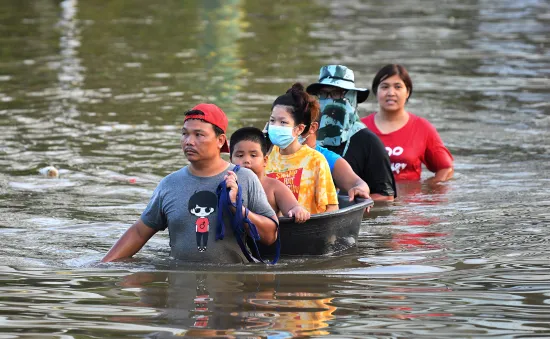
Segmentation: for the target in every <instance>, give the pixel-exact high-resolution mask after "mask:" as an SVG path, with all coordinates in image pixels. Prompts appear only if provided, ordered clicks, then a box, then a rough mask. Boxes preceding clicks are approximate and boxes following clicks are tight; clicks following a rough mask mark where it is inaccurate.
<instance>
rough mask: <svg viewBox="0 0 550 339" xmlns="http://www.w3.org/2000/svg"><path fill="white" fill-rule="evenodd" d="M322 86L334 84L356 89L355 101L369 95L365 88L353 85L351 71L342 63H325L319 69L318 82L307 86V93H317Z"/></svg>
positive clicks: (360, 101)
mask: <svg viewBox="0 0 550 339" xmlns="http://www.w3.org/2000/svg"><path fill="white" fill-rule="evenodd" d="M323 86H335V87H340V88H343V89H346V90H351V91H357V103H358V104H359V103H362V102H363V101H365V100H367V98H368V97H369V90H368V89H367V88H359V87H355V76H354V75H353V71H352V70H351V69H349V68H347V67H346V66H342V65H326V66H323V67H321V70H320V71H319V82H316V83H314V84H311V85H309V86H307V89H306V91H307V92H308V93H309V94H313V95H317V94H318V93H319V90H320V89H321V87H323Z"/></svg>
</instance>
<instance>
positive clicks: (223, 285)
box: [113, 272, 336, 337]
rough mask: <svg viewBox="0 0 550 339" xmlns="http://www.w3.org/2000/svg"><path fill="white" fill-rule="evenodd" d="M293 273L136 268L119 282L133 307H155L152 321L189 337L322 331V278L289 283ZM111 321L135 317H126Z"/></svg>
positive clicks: (328, 306) (325, 295) (328, 310)
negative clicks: (132, 295)
mask: <svg viewBox="0 0 550 339" xmlns="http://www.w3.org/2000/svg"><path fill="white" fill-rule="evenodd" d="M295 279H296V278H295V277H293V276H288V275H276V274H221V275H220V274H215V273H207V272H203V273H187V272H168V273H159V272H152V273H151V272H139V273H134V274H131V275H128V276H126V277H124V278H123V280H122V282H121V286H122V287H123V288H125V289H128V290H132V291H136V292H135V293H136V295H137V296H139V298H140V299H139V301H138V302H136V303H134V305H135V306H139V307H150V308H154V309H158V310H160V311H161V314H159V315H158V316H157V317H156V318H157V320H156V322H157V321H161V320H162V321H167V320H169V322H170V323H171V324H173V325H175V326H177V327H181V328H182V329H185V335H186V336H189V337H211V336H212V337H216V336H229V337H238V336H239V335H245V334H247V333H248V334H249V335H252V332H247V331H254V333H257V334H258V333H263V335H277V336H282V337H295V336H303V335H326V334H328V333H329V332H327V331H326V330H324V329H325V328H327V327H329V324H330V320H332V319H334V316H333V313H334V312H335V311H336V307H335V306H333V305H332V303H331V302H332V300H333V298H332V297H329V295H330V293H329V291H330V290H329V288H328V284H327V283H326V282H324V281H323V280H324V279H318V278H316V277H312V281H311V284H310V285H309V286H304V285H302V284H299V285H298V286H300V289H299V290H297V289H296V288H294V287H290V286H295V287H296V285H293V284H292V281H294V280H295ZM113 320H116V321H127V322H137V321H139V319H136V318H132V317H116V319H113Z"/></svg>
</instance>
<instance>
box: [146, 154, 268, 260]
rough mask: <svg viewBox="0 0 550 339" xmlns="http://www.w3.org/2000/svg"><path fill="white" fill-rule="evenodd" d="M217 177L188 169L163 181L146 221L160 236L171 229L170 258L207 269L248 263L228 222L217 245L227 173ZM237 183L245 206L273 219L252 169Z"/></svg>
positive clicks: (240, 172)
mask: <svg viewBox="0 0 550 339" xmlns="http://www.w3.org/2000/svg"><path fill="white" fill-rule="evenodd" d="M234 168H235V166H234V165H229V166H228V168H227V169H225V170H224V171H223V172H221V173H220V174H218V175H215V176H212V177H198V176H195V175H193V174H191V173H190V172H189V170H188V168H187V166H186V167H184V168H182V169H180V170H179V171H177V172H174V173H171V174H169V175H168V176H166V177H164V178H163V179H162V180H161V181H160V183H159V185H158V186H157V188H156V189H155V191H154V193H153V196H152V197H151V200H150V201H149V204H148V205H147V208H145V211H143V213H142V214H141V220H142V221H143V222H144V223H145V224H146V225H147V226H149V227H151V228H153V229H155V230H159V231H161V230H165V229H166V228H168V232H169V234H170V247H171V256H172V257H174V258H176V259H181V260H185V261H194V262H205V263H238V262H247V260H246V258H245V257H244V255H243V254H242V251H241V249H240V247H239V245H238V243H237V240H236V239H235V236H234V234H233V229H232V228H231V223H230V220H229V219H228V218H226V219H225V237H224V239H223V240H217V241H216V227H217V224H218V222H217V221H218V219H217V218H218V198H217V195H216V189H217V188H218V185H219V184H220V183H221V182H222V181H223V177H224V176H225V175H226V174H227V171H228V170H233V169H234ZM236 174H237V181H238V183H239V185H240V186H241V188H242V197H243V205H244V206H246V207H248V209H249V210H250V211H252V212H254V213H256V214H260V215H263V216H266V217H272V216H274V215H275V212H274V211H273V209H272V208H271V206H270V205H269V202H268V201H267V197H266V195H265V192H264V189H263V187H262V185H261V183H260V180H259V179H258V177H257V176H256V174H254V172H252V171H251V170H249V169H247V168H240V169H239V170H238V172H237V173H236Z"/></svg>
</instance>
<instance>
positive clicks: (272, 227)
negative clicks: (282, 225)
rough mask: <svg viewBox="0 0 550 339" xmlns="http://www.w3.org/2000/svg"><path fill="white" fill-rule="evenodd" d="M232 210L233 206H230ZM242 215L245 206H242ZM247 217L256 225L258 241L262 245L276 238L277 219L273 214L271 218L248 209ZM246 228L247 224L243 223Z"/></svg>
mask: <svg viewBox="0 0 550 339" xmlns="http://www.w3.org/2000/svg"><path fill="white" fill-rule="evenodd" d="M231 210H232V212H235V211H236V209H235V207H233V206H231ZM242 214H243V217H244V216H245V207H244V206H243V208H242ZM248 219H249V220H250V221H251V222H252V223H253V224H254V225H256V229H257V230H258V234H259V235H260V242H261V243H262V244H264V245H268V246H269V245H271V244H273V243H274V242H275V240H277V223H278V222H279V219H277V216H276V215H275V214H274V215H273V216H272V217H271V218H268V217H264V216H263V215H260V214H256V213H254V212H252V211H250V210H249V211H248ZM245 227H246V229H247V230H248V229H249V228H248V224H245Z"/></svg>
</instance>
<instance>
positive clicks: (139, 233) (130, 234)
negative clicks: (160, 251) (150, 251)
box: [101, 218, 157, 262]
mask: <svg viewBox="0 0 550 339" xmlns="http://www.w3.org/2000/svg"><path fill="white" fill-rule="evenodd" d="M155 233H157V230H154V229H152V228H151V227H149V226H147V225H145V224H144V223H143V221H142V220H141V218H140V219H138V221H136V222H135V223H134V224H133V225H132V226H130V228H128V229H127V230H126V232H124V234H123V235H122V237H120V239H118V241H117V242H116V243H115V244H114V245H113V247H112V248H111V249H110V250H109V252H108V253H107V254H106V255H105V257H103V259H101V261H102V262H109V261H113V260H117V259H122V258H128V257H131V256H133V255H134V254H136V253H137V252H138V251H139V250H140V249H141V248H142V247H143V245H145V244H146V243H147V241H149V239H151V237H152V236H153V235H154V234H155Z"/></svg>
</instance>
